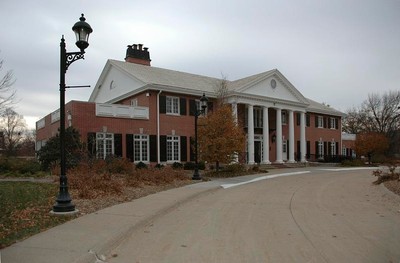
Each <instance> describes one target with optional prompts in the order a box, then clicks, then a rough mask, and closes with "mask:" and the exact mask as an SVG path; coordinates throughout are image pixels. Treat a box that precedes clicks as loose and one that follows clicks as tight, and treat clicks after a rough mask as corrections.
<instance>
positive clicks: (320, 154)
mask: <svg viewBox="0 0 400 263" xmlns="http://www.w3.org/2000/svg"><path fill="white" fill-rule="evenodd" d="M323 157H324V142H323V141H318V158H320V159H323Z"/></svg>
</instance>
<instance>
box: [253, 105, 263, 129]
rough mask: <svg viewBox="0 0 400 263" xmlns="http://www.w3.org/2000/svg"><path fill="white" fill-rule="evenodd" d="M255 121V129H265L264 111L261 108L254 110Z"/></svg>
mask: <svg viewBox="0 0 400 263" xmlns="http://www.w3.org/2000/svg"><path fill="white" fill-rule="evenodd" d="M253 119H254V128H262V127H263V110H262V109H261V108H254V111H253Z"/></svg>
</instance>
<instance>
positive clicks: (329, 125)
mask: <svg viewBox="0 0 400 263" xmlns="http://www.w3.org/2000/svg"><path fill="white" fill-rule="evenodd" d="M326 119H327V121H328V128H329V129H330V128H332V127H331V118H326Z"/></svg>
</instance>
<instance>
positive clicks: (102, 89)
mask: <svg viewBox="0 0 400 263" xmlns="http://www.w3.org/2000/svg"><path fill="white" fill-rule="evenodd" d="M145 85H146V84H145V83H143V82H142V81H140V80H138V79H135V78H133V77H132V76H130V75H129V74H127V73H126V72H124V71H121V70H120V69H118V68H116V67H114V66H112V65H110V64H106V66H105V68H104V70H103V72H102V74H101V76H100V78H99V80H98V82H97V84H96V87H95V89H94V90H93V92H92V95H91V96H90V99H89V101H90V102H96V103H107V102H110V101H111V100H113V99H115V98H118V97H121V96H125V95H126V94H129V93H131V92H133V91H135V90H137V89H139V88H141V87H143V86H145Z"/></svg>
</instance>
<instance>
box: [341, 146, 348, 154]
mask: <svg viewBox="0 0 400 263" xmlns="http://www.w3.org/2000/svg"><path fill="white" fill-rule="evenodd" d="M342 155H343V156H346V155H347V149H346V146H343V147H342Z"/></svg>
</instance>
